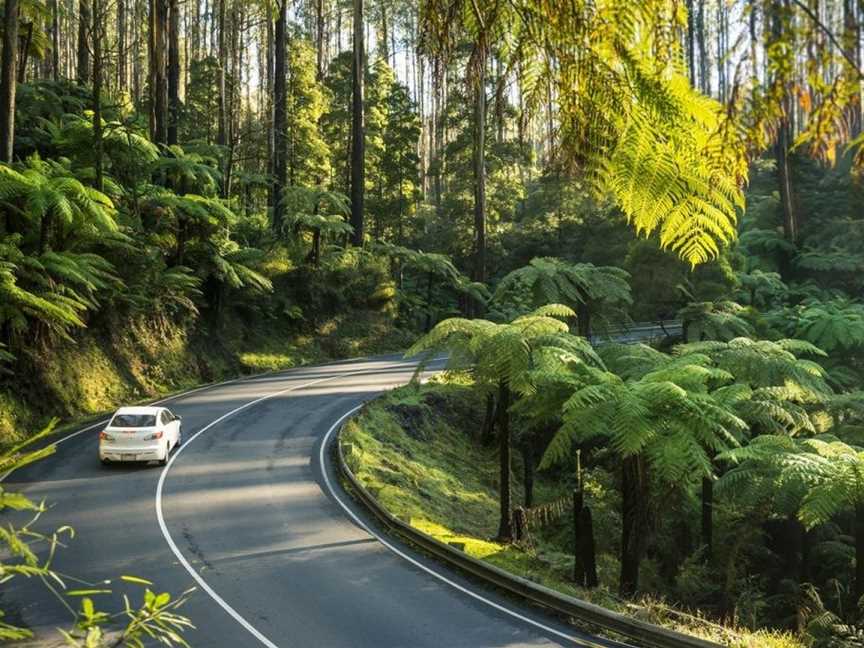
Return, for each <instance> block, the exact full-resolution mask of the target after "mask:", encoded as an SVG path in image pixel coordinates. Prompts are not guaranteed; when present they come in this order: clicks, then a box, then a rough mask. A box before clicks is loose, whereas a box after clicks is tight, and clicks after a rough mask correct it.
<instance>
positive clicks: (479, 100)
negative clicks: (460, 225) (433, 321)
mask: <svg viewBox="0 0 864 648" xmlns="http://www.w3.org/2000/svg"><path fill="white" fill-rule="evenodd" d="M478 58H479V60H478V61H477V69H476V70H475V77H476V78H475V80H474V124H473V126H474V130H473V132H474V138H473V139H474V141H473V165H472V166H473V171H474V268H473V276H472V279H473V280H474V281H482V282H485V281H486V48H485V44H481V45H480V47H479V48H478ZM472 310H473V307H472Z"/></svg>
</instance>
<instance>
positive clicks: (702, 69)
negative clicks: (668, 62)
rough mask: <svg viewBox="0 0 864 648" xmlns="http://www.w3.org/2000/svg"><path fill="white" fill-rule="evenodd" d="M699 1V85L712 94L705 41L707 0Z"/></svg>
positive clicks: (697, 31) (697, 21)
mask: <svg viewBox="0 0 864 648" xmlns="http://www.w3.org/2000/svg"><path fill="white" fill-rule="evenodd" d="M696 2H698V3H699V6H698V9H697V11H696V41H697V44H698V45H699V86H700V88H701V90H702V93H703V94H706V95H710V94H711V75H709V74H708V48H707V46H706V42H705V2H706V0H696Z"/></svg>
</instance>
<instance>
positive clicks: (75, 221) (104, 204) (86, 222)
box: [0, 155, 117, 235]
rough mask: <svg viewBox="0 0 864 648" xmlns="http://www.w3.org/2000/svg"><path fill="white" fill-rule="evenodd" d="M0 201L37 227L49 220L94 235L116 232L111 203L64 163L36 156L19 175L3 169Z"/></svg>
mask: <svg viewBox="0 0 864 648" xmlns="http://www.w3.org/2000/svg"><path fill="white" fill-rule="evenodd" d="M67 162H68V161H67ZM0 200H2V201H3V202H4V203H7V204H8V205H9V206H10V207H12V208H13V209H16V210H17V211H18V212H19V213H21V214H22V215H23V216H24V217H26V218H28V219H31V220H33V221H35V222H36V223H39V222H40V221H41V220H42V219H44V218H46V217H50V218H53V219H54V220H55V221H56V223H57V224H59V225H60V226H63V227H68V228H70V229H72V230H74V231H76V232H83V233H89V234H91V235H94V234H96V233H100V232H111V231H114V230H116V229H117V225H116V223H115V221H114V214H115V210H114V204H113V203H112V202H111V199H110V198H108V196H106V195H105V194H103V193H102V192H100V191H97V190H96V189H93V188H92V187H88V186H86V185H84V184H83V183H82V182H81V181H80V180H78V179H77V178H76V177H75V176H74V175H73V173H72V171H71V170H70V168H69V165H68V163H64V161H54V160H51V161H46V160H42V159H41V158H39V157H38V156H36V155H34V156H31V157H29V158H28V159H27V161H26V162H25V163H24V165H22V167H21V170H20V171H18V170H15V169H13V168H12V167H8V166H6V165H0Z"/></svg>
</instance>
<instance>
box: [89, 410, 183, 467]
mask: <svg viewBox="0 0 864 648" xmlns="http://www.w3.org/2000/svg"><path fill="white" fill-rule="evenodd" d="M180 423H181V420H180V417H179V416H174V414H172V413H171V412H170V411H168V410H167V409H166V408H164V407H121V408H120V409H119V410H117V411H116V412H115V413H114V416H112V417H111V421H110V422H109V423H108V426H107V427H106V428H105V429H104V430H102V432H100V433H99V460H100V461H101V462H102V463H103V464H107V463H109V462H113V461H158V462H159V463H160V464H161V465H163V466H164V465H165V464H166V463H168V457H169V456H170V454H171V451H172V450H174V448H176V447H177V446H178V445H180V439H181V438H182V431H181V429H180Z"/></svg>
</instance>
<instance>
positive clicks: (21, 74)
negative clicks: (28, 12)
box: [18, 20, 33, 83]
mask: <svg viewBox="0 0 864 648" xmlns="http://www.w3.org/2000/svg"><path fill="white" fill-rule="evenodd" d="M32 42H33V21H32V20H31V21H30V22H28V23H27V26H26V28H25V32H24V38H23V40H22V43H21V54H20V56H19V61H18V83H24V81H25V80H26V78H27V61H28V59H29V58H30V44H31V43H32Z"/></svg>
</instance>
